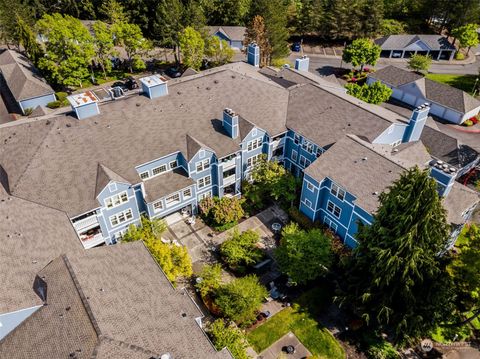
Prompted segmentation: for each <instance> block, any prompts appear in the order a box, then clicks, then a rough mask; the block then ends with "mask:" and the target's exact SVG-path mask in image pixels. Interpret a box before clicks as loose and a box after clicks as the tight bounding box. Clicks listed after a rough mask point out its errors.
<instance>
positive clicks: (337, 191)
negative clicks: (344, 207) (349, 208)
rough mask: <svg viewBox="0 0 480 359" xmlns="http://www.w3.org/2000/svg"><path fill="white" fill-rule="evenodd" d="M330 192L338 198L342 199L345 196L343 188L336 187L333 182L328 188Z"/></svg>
mask: <svg viewBox="0 0 480 359" xmlns="http://www.w3.org/2000/svg"><path fill="white" fill-rule="evenodd" d="M330 193H331V194H333V195H334V196H335V197H337V198H338V199H339V200H342V201H343V199H344V198H345V190H344V189H342V188H340V187H338V186H337V185H336V184H335V183H332V189H331V190H330Z"/></svg>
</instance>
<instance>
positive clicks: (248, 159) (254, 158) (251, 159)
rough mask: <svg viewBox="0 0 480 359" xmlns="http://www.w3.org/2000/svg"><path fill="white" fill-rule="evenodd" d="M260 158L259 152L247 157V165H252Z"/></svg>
mask: <svg viewBox="0 0 480 359" xmlns="http://www.w3.org/2000/svg"><path fill="white" fill-rule="evenodd" d="M259 159H260V154H258V155H255V156H252V157H249V158H247V167H252V166H254V165H255V163H257V162H258V160H259Z"/></svg>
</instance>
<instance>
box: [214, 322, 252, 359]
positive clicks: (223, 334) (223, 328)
mask: <svg viewBox="0 0 480 359" xmlns="http://www.w3.org/2000/svg"><path fill="white" fill-rule="evenodd" d="M208 334H209V335H210V337H211V338H212V342H213V345H215V349H217V350H221V349H223V348H225V347H227V348H228V350H229V351H230V353H232V355H233V357H234V358H235V359H248V358H249V356H248V355H247V353H246V352H245V349H246V348H247V345H246V340H245V336H244V335H243V333H242V332H241V331H240V330H239V329H238V328H236V327H234V326H228V325H226V324H225V321H224V320H223V319H217V320H216V321H214V322H213V324H212V325H211V326H210V328H209V329H208Z"/></svg>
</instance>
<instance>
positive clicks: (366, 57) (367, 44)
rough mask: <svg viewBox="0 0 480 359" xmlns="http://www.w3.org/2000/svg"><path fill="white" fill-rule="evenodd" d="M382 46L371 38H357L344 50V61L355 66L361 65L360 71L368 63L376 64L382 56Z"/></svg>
mask: <svg viewBox="0 0 480 359" xmlns="http://www.w3.org/2000/svg"><path fill="white" fill-rule="evenodd" d="M381 51H382V50H381V48H380V46H378V45H377V44H375V43H374V42H373V41H371V40H369V39H357V40H353V41H352V43H351V44H350V45H348V46H346V47H345V50H344V51H343V55H342V59H343V61H345V62H347V63H350V64H352V65H353V66H360V71H363V67H364V66H365V65H366V64H369V65H372V66H374V65H375V64H376V63H377V60H378V58H379V57H380V52H381Z"/></svg>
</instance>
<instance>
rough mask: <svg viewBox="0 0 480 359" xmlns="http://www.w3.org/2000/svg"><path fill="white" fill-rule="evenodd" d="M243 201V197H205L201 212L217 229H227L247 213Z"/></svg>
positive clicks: (201, 203) (201, 204)
mask: <svg viewBox="0 0 480 359" xmlns="http://www.w3.org/2000/svg"><path fill="white" fill-rule="evenodd" d="M243 202H244V200H243V199H239V198H237V197H222V198H218V197H213V198H205V199H203V200H202V201H201V202H200V213H201V215H202V217H203V218H204V220H205V221H206V222H207V223H209V224H210V225H211V226H213V227H215V229H217V230H225V229H227V228H231V227H232V226H233V225H235V224H236V223H237V222H238V220H239V219H240V218H242V217H243V216H244V215H245V212H244V210H243V208H242V204H243Z"/></svg>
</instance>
